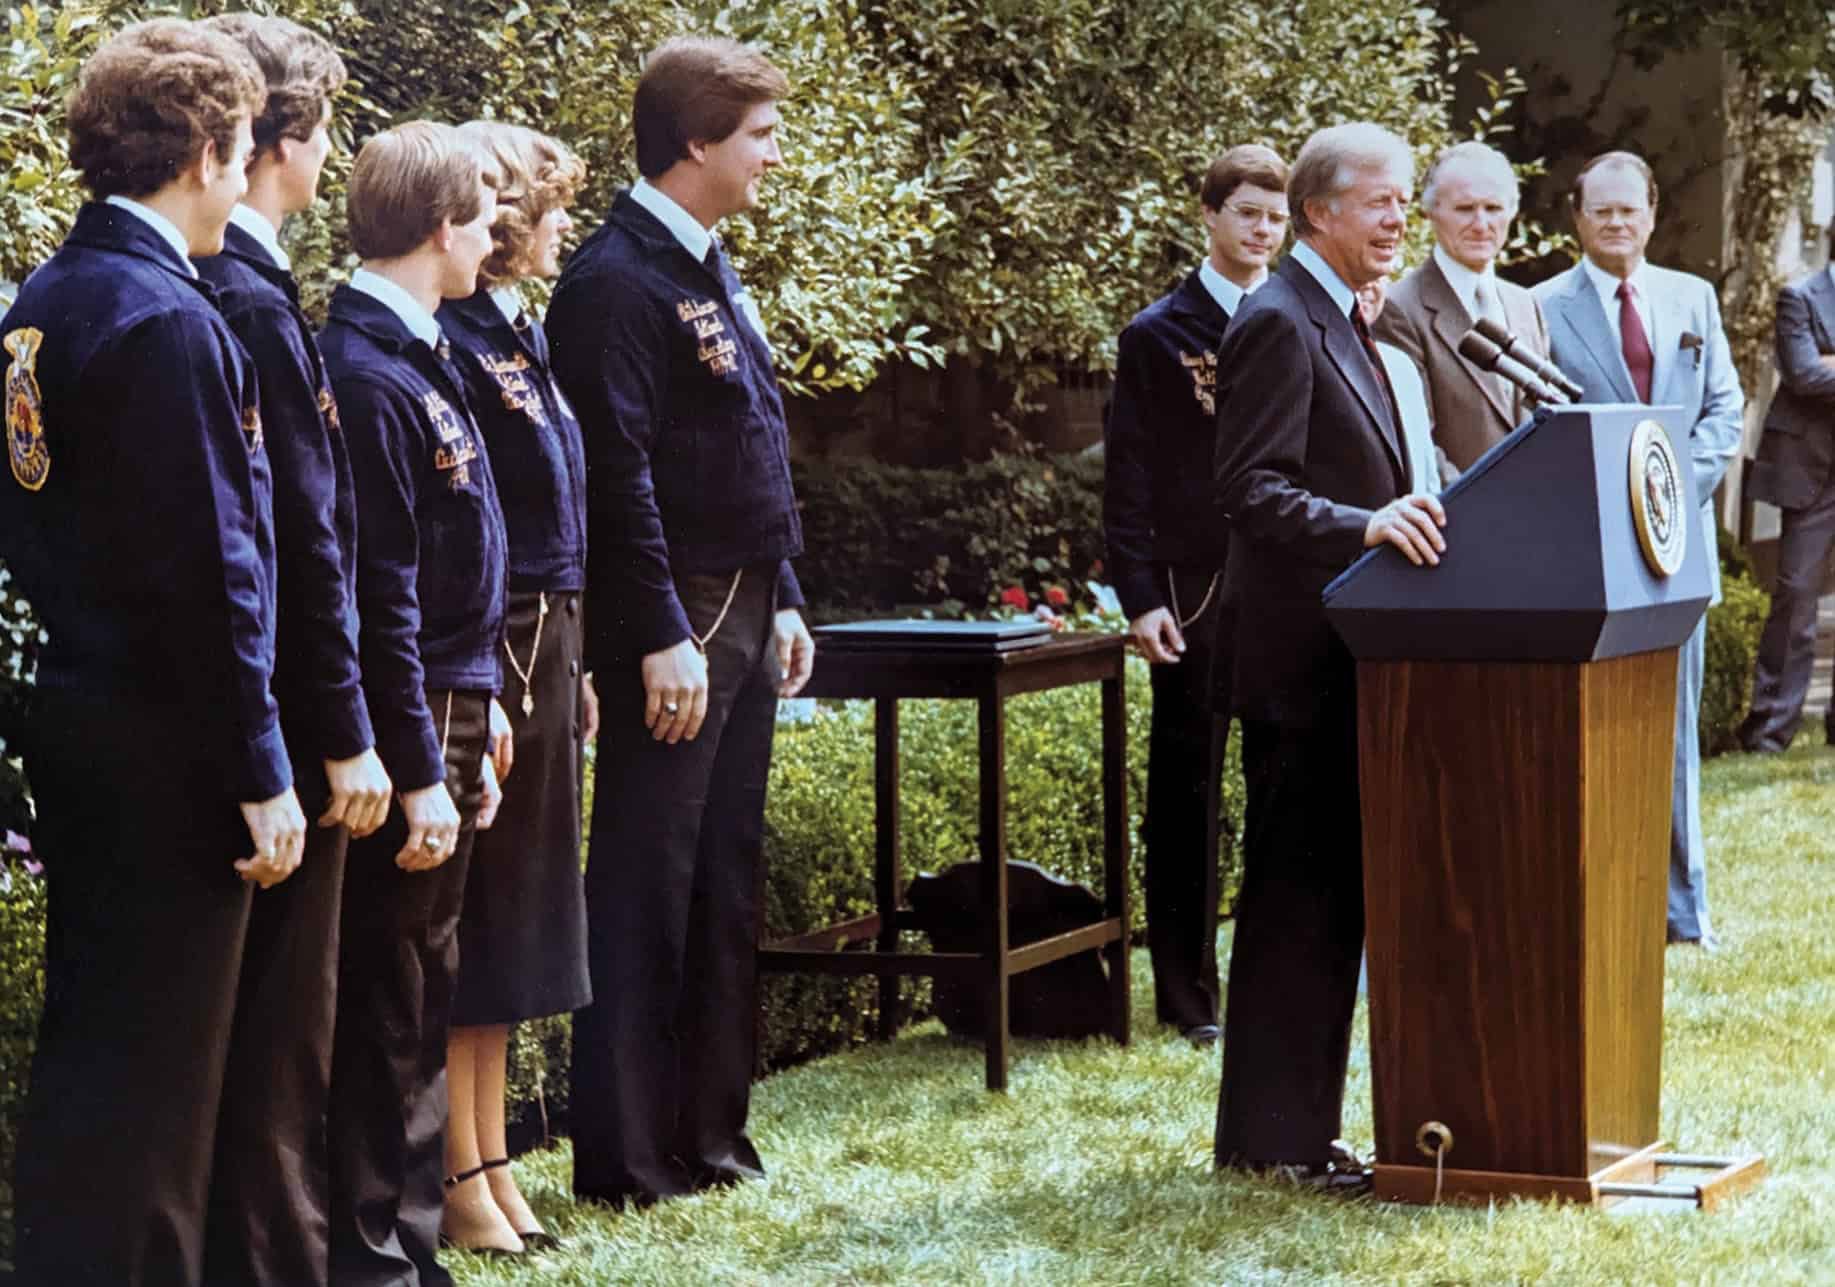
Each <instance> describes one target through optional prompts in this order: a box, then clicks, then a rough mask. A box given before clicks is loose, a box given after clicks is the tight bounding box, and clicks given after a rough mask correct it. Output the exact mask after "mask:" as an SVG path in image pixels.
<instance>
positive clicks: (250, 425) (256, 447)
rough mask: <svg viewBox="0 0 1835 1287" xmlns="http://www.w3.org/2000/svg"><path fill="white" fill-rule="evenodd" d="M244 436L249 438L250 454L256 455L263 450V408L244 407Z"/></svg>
mask: <svg viewBox="0 0 1835 1287" xmlns="http://www.w3.org/2000/svg"><path fill="white" fill-rule="evenodd" d="M242 436H243V437H245V438H247V439H248V454H249V455H251V456H252V455H254V454H255V453H256V452H258V451H260V450H261V408H260V407H244V408H243V409H242Z"/></svg>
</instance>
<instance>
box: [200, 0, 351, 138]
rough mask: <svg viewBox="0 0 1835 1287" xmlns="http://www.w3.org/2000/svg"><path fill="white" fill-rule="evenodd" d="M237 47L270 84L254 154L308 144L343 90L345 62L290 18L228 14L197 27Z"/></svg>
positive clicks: (257, 121)
mask: <svg viewBox="0 0 1835 1287" xmlns="http://www.w3.org/2000/svg"><path fill="white" fill-rule="evenodd" d="M198 25H199V26H201V27H205V28H207V29H209V30H211V31H218V32H221V33H222V34H224V35H225V36H228V37H229V38H230V39H232V40H234V41H236V42H237V43H238V44H240V45H241V46H242V47H243V48H244V49H246V50H248V51H249V54H250V55H251V56H252V57H253V58H254V60H255V64H256V66H258V67H260V68H261V74H262V75H263V76H264V77H266V78H267V83H268V102H267V106H266V107H264V108H262V109H261V114H260V115H259V116H257V117H256V118H255V150H256V151H257V152H262V151H265V150H266V149H268V148H271V147H273V146H274V144H276V143H278V142H279V141H280V140H281V139H300V140H304V139H309V138H311V137H312V132H313V131H314V130H316V129H317V128H318V127H319V122H320V121H322V120H324V119H325V105H326V104H327V103H329V102H330V101H331V98H332V95H334V94H336V93H337V92H338V89H339V87H340V86H342V85H343V84H344V80H345V76H346V73H345V70H344V60H343V59H342V58H340V57H339V56H338V51H337V50H336V49H335V48H333V47H332V44H331V42H330V41H329V40H326V39H325V37H323V36H321V35H319V34H318V33H317V32H313V31H308V30H306V28H304V27H302V26H300V25H299V24H298V23H297V22H294V21H293V20H292V19H290V18H269V17H263V16H262V15H261V14H256V13H226V14H222V15H220V16H218V17H215V18H206V19H204V21H203V22H201V23H199V24H198Z"/></svg>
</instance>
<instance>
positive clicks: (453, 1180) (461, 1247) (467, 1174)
mask: <svg viewBox="0 0 1835 1287" xmlns="http://www.w3.org/2000/svg"><path fill="white" fill-rule="evenodd" d="M503 1160H504V1161H506V1162H507V1161H509V1159H508V1158H505V1159H503ZM495 1165H498V1163H494V1162H486V1163H484V1164H483V1165H482V1166H474V1167H469V1168H467V1169H466V1170H463V1171H455V1172H454V1173H453V1174H451V1175H449V1176H447V1177H446V1178H445V1179H444V1180H442V1181H440V1183H441V1184H442V1185H443V1186H444V1187H445V1188H448V1189H456V1188H458V1187H459V1185H461V1184H463V1183H465V1182H466V1181H467V1180H469V1179H471V1178H472V1177H473V1176H475V1175H483V1174H484V1173H485V1172H486V1171H488V1170H490V1169H491V1167H492V1166H495ZM516 1236H517V1237H518V1238H522V1235H521V1234H520V1233H519V1234H517V1235H516ZM440 1250H441V1251H467V1252H470V1253H471V1254H472V1255H474V1256H484V1257H485V1258H487V1259H491V1260H501V1259H505V1258H508V1259H515V1258H517V1257H519V1256H521V1255H523V1254H525V1253H526V1252H527V1251H528V1250H529V1240H528V1239H527V1238H523V1250H522V1251H517V1250H514V1249H513V1248H510V1247H468V1246H466V1245H465V1244H464V1243H462V1242H457V1241H455V1240H454V1239H452V1238H450V1237H448V1236H447V1235H446V1232H445V1231H444V1230H441V1232H440Z"/></svg>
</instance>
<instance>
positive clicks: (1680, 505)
mask: <svg viewBox="0 0 1835 1287" xmlns="http://www.w3.org/2000/svg"><path fill="white" fill-rule="evenodd" d="M1688 496H1689V488H1688V484H1687V482H1686V481H1685V479H1684V476H1683V473H1682V466H1681V464H1680V463H1679V462H1678V461H1677V459H1676V449H1675V448H1674V447H1673V446H1671V445H1670V441H1669V434H1668V433H1667V432H1665V431H1664V429H1663V426H1662V425H1660V424H1658V423H1657V422H1656V421H1654V420H1644V421H1640V422H1639V424H1638V427H1637V428H1636V429H1634V430H1632V431H1631V515H1632V517H1633V518H1634V519H1635V520H1636V526H1637V543H1638V544H1639V545H1640V546H1642V547H1643V549H1644V562H1646V563H1648V564H1649V565H1650V570H1651V571H1652V572H1653V573H1655V574H1656V575H1657V576H1659V577H1667V576H1670V575H1672V574H1674V573H1675V571H1676V570H1677V569H1678V568H1680V567H1681V566H1682V558H1683V556H1684V555H1685V554H1687V553H1688V507H1689V501H1688Z"/></svg>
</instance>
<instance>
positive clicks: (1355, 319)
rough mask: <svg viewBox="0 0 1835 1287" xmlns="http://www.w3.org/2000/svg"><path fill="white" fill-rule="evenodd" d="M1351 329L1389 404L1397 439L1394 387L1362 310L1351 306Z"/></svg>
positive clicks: (1399, 422) (1398, 418)
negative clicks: (1359, 341)
mask: <svg viewBox="0 0 1835 1287" xmlns="http://www.w3.org/2000/svg"><path fill="white" fill-rule="evenodd" d="M1351 328H1352V329H1353V330H1355V331H1356V332H1357V338H1358V339H1360V340H1362V341H1363V345H1364V356H1365V357H1367V358H1369V359H1370V365H1371V366H1372V367H1373V368H1375V374H1376V379H1377V383H1379V384H1381V385H1382V386H1383V393H1384V395H1385V396H1386V397H1387V399H1388V402H1389V423H1390V425H1391V426H1392V427H1393V429H1394V431H1395V433H1396V435H1397V437H1398V439H1399V438H1400V436H1401V432H1402V409H1401V406H1400V405H1399V404H1398V403H1397V402H1396V400H1395V386H1394V385H1392V384H1390V383H1389V368H1388V367H1386V366H1384V365H1383V355H1382V354H1381V353H1379V352H1378V351H1377V348H1376V339H1375V337H1373V336H1372V335H1371V334H1370V326H1369V323H1367V322H1365V321H1364V314H1363V309H1361V308H1359V307H1358V306H1357V305H1356V304H1352V305H1351Z"/></svg>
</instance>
